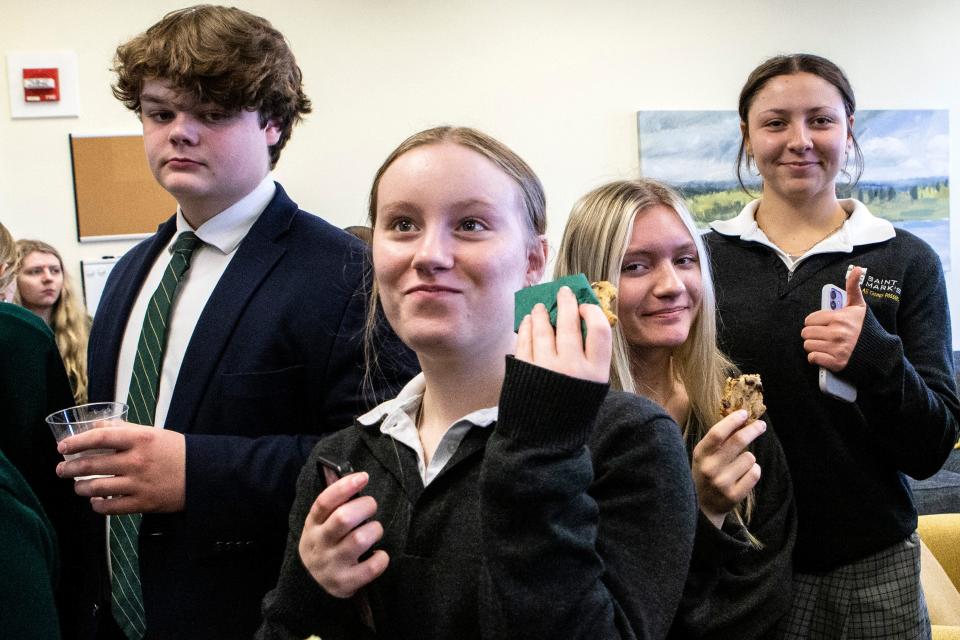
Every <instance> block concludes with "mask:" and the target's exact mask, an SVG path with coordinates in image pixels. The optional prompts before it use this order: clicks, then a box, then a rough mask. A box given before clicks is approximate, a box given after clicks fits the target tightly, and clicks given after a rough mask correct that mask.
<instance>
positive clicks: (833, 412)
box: [707, 54, 960, 638]
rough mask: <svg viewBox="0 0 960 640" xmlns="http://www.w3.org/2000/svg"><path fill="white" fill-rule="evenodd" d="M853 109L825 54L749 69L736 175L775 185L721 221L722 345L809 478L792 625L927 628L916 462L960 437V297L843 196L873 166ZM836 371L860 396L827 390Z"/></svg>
mask: <svg viewBox="0 0 960 640" xmlns="http://www.w3.org/2000/svg"><path fill="white" fill-rule="evenodd" d="M854 110H855V99H854V95H853V90H852V88H851V86H850V83H849V81H848V80H847V77H846V76H845V75H844V73H843V71H842V70H841V69H840V68H839V67H837V65H835V64H833V63H832V62H830V61H829V60H826V59H824V58H821V57H818V56H814V55H809V54H794V55H785V56H777V57H775V58H771V59H769V60H767V61H766V62H764V63H763V64H761V65H760V66H758V67H757V68H756V69H754V70H753V71H752V72H751V74H750V76H749V77H748V78H747V81H746V83H745V85H744V86H743V89H742V91H741V93H740V103H739V113H740V120H741V123H740V128H741V132H742V143H741V146H740V152H739V156H738V175H739V174H740V173H741V171H742V170H744V169H746V170H753V169H754V168H755V169H756V172H757V173H758V174H759V176H760V178H761V180H762V187H761V192H760V197H759V198H758V199H756V200H754V201H752V202H750V203H749V204H748V205H747V206H746V207H745V208H744V209H743V211H742V212H741V213H740V214H739V215H738V216H737V217H735V218H733V219H731V220H727V221H723V222H715V223H713V225H712V227H713V230H714V231H713V233H711V234H709V235H708V236H707V239H708V246H709V248H710V253H711V258H712V261H713V267H714V274H715V277H716V283H717V291H718V294H719V300H718V306H719V313H720V326H721V331H720V338H721V340H720V342H721V345H722V346H723V347H724V348H725V349H726V351H727V353H728V354H729V355H730V356H731V358H732V359H733V360H734V361H735V362H737V363H738V364H739V365H740V366H741V367H743V368H744V369H746V370H749V371H757V372H759V373H760V374H761V375H762V376H763V382H764V388H765V389H766V391H767V406H768V407H769V412H770V415H771V416H772V417H773V421H774V424H775V426H776V431H777V435H778V436H779V437H780V441H781V442H782V443H783V449H784V451H785V452H786V455H787V461H788V463H789V466H790V471H791V474H792V477H793V482H794V490H795V494H796V502H797V513H798V535H797V545H796V549H795V552H794V559H795V571H796V574H795V578H794V591H795V594H794V604H793V607H792V610H791V613H790V614H789V615H788V616H787V617H786V618H785V619H784V620H783V622H782V625H781V630H780V631H781V634H782V636H783V637H788V638H806V637H840V636H837V635H836V634H838V633H839V632H840V631H839V630H841V629H842V630H844V633H845V634H846V635H845V636H843V637H865V636H871V637H876V636H875V635H874V634H875V633H879V634H880V635H881V636H882V637H885V638H916V637H929V633H930V630H929V621H928V620H927V616H926V607H925V605H924V602H923V594H922V591H921V589H920V583H919V572H920V555H919V553H920V552H919V547H918V538H917V536H916V533H915V530H916V526H917V514H916V511H915V509H914V507H913V503H912V500H911V496H910V492H909V490H908V489H907V485H906V482H905V481H904V479H903V477H902V476H901V474H907V475H911V476H913V477H915V478H923V477H926V476H929V475H931V474H933V473H934V472H936V471H937V470H938V469H939V468H940V466H941V464H942V463H943V461H944V459H945V458H946V456H947V455H948V453H949V451H950V448H951V447H952V446H953V443H954V442H955V441H956V439H957V433H958V422H957V420H958V415H960V404H958V401H957V393H956V389H955V385H954V377H953V365H952V362H951V353H950V329H949V327H950V322H949V311H948V308H947V297H946V290H945V286H944V278H943V272H942V269H941V266H940V261H939V260H938V258H937V255H936V254H935V253H934V252H933V250H932V249H931V248H930V247H929V246H927V244H926V243H924V242H923V241H921V240H919V239H918V238H916V237H915V236H913V235H911V234H910V233H908V232H906V231H903V230H901V229H895V228H894V227H893V226H892V225H891V224H890V223H889V222H887V221H885V220H882V219H879V218H877V217H875V216H873V215H871V213H870V211H869V210H868V209H867V207H866V206H865V205H864V204H863V203H861V202H859V201H857V200H853V199H845V200H841V199H838V197H837V181H838V177H839V176H841V175H843V176H845V178H846V181H848V182H849V183H850V184H851V185H852V184H854V183H855V182H856V180H857V178H858V177H859V175H860V173H861V172H862V167H863V159H862V156H861V153H860V148H859V146H858V144H857V140H856V138H855V136H854V130H853V125H854ZM851 174H852V175H851ZM741 184H743V180H742V178H741ZM744 189H745V190H747V189H746V187H744ZM747 191H748V190H747ZM748 193H749V191H748ZM825 284H833V285H837V286H839V287H840V288H841V289H845V291H846V295H847V306H846V307H844V308H841V309H838V310H834V311H830V310H826V311H821V310H820V308H821V295H822V294H821V292H822V288H823V286H824V285H825ZM820 368H823V369H824V370H825V372H824V373H821V372H820ZM826 372H829V374H830V375H833V376H839V377H840V378H842V379H843V380H845V381H846V382H848V383H850V384H851V385H853V386H855V387H856V397H855V399H854V400H853V401H850V400H849V394H848V400H841V399H837V398H834V397H832V396H830V395H827V394H825V393H824V392H821V388H820V377H821V376H822V377H824V379H828V378H829V377H830V376H828V375H827V373H826Z"/></svg>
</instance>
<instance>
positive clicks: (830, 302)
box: [820, 284, 857, 402]
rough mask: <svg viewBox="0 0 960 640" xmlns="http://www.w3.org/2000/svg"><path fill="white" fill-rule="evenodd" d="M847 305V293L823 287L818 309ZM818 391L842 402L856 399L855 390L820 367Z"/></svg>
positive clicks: (833, 309) (827, 309)
mask: <svg viewBox="0 0 960 640" xmlns="http://www.w3.org/2000/svg"><path fill="white" fill-rule="evenodd" d="M846 305H847V292H846V291H844V290H843V289H841V288H840V287H838V286H836V285H832V284H825V285H823V289H822V290H821V292H820V308H821V309H824V310H826V311H836V310H837V309H842V308H843V307H845V306H846ZM820 391H822V392H823V393H825V394H827V395H828V396H831V397H833V398H836V399H837V400H843V401H844V402H853V401H855V400H856V399H857V388H856V387H855V386H853V385H852V384H850V383H849V382H847V381H846V380H844V379H843V378H841V377H839V376H838V375H837V374H835V373H834V372H832V371H829V370H827V369H824V368H823V367H820Z"/></svg>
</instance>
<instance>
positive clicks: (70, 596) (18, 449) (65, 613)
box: [0, 303, 92, 638]
mask: <svg viewBox="0 0 960 640" xmlns="http://www.w3.org/2000/svg"><path fill="white" fill-rule="evenodd" d="M71 405H73V393H72V392H71V390H70V382H69V381H68V379H67V374H66V372H65V371H64V368H63V362H62V361H61V360H60V352H59V351H58V350H57V345H56V343H55V342H54V339H53V334H52V333H51V332H50V329H49V328H48V327H47V325H46V324H44V322H43V320H41V319H40V318H38V317H37V316H35V315H34V314H32V313H30V312H29V311H27V310H26V309H23V308H22V307H19V306H17V305H15V304H9V303H0V407H2V408H3V410H2V411H0V452H3V454H4V455H5V456H6V458H7V459H8V460H9V462H10V463H13V466H14V467H16V469H17V471H19V473H20V474H21V475H22V476H23V479H25V480H26V482H27V485H29V487H30V489H31V490H32V492H33V494H35V496H36V498H37V499H39V502H40V505H42V507H43V510H44V512H45V513H46V515H47V516H48V517H49V518H50V522H51V523H52V524H53V527H54V530H55V531H56V532H57V534H58V535H57V538H58V539H59V542H60V544H59V558H60V567H61V569H62V572H61V575H60V580H59V590H58V594H57V595H58V600H59V602H60V603H61V627H62V628H63V630H64V633H65V634H66V635H67V636H68V637H71V633H72V632H73V630H74V628H75V627H76V625H75V624H74V622H73V621H74V620H77V619H80V618H79V617H78V616H80V612H78V611H74V610H72V607H73V606H74V605H75V603H77V602H78V600H77V599H76V597H75V594H76V593H77V592H78V591H81V590H83V589H86V588H88V587H86V586H81V585H82V583H83V581H84V580H85V578H84V576H86V575H89V573H90V572H89V570H88V569H85V568H83V567H82V566H80V559H81V558H82V557H84V554H83V553H82V550H81V549H80V545H82V544H84V542H85V539H86V538H87V536H79V535H77V531H78V530H79V529H78V528H79V526H80V523H81V522H82V520H81V518H82V516H83V514H84V513H86V512H89V509H90V507H89V505H88V503H87V500H86V499H85V498H80V497H78V496H77V495H76V494H75V493H74V491H73V481H72V480H63V479H61V478H58V477H57V474H56V466H57V463H58V462H60V461H61V460H63V457H62V456H61V455H60V454H59V453H58V452H57V444H56V441H55V440H54V438H53V434H52V433H51V432H50V428H49V427H48V426H47V424H46V421H45V418H46V416H47V415H49V414H50V413H53V412H54V411H57V410H59V409H63V408H65V407H69V406H71ZM91 544H92V542H91ZM0 576H5V574H3V573H2V572H0ZM0 579H5V578H0ZM2 633H3V629H2V628H0V635H2ZM10 637H14V638H15V637H19V636H17V635H11V636H10Z"/></svg>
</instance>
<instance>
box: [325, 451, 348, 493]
mask: <svg viewBox="0 0 960 640" xmlns="http://www.w3.org/2000/svg"><path fill="white" fill-rule="evenodd" d="M317 473H318V474H321V475H323V477H324V479H325V480H326V481H327V486H328V487H329V486H330V485H332V484H333V483H334V482H336V481H337V480H339V479H340V478H342V477H344V476H348V475H350V474H351V473H353V467H352V466H350V463H349V462H334V461H333V460H329V459H327V458H324V457H323V456H317Z"/></svg>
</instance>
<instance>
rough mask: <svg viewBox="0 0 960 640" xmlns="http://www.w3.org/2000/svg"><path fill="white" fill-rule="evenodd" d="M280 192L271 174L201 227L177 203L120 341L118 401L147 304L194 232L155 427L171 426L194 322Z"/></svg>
mask: <svg viewBox="0 0 960 640" xmlns="http://www.w3.org/2000/svg"><path fill="white" fill-rule="evenodd" d="M275 191H276V185H275V184H274V183H273V179H272V178H271V177H270V176H269V175H268V176H267V177H265V178H264V179H263V181H262V182H261V183H260V184H259V185H257V187H256V188H255V189H254V190H253V191H251V192H250V193H249V194H247V195H246V196H244V197H243V198H242V199H241V200H239V201H237V202H236V203H235V204H234V205H232V206H230V207H228V208H227V209H224V210H223V211H221V212H220V213H218V214H217V215H215V216H213V217H212V218H210V219H209V220H207V221H206V222H205V223H204V224H202V225H200V228H199V229H193V228H192V227H191V226H190V224H189V223H188V222H187V221H186V219H185V218H184V217H183V212H182V211H181V210H180V208H179V207H178V208H177V231H176V233H174V235H173V237H172V238H171V239H170V242H169V243H168V244H167V247H166V249H165V250H163V251H161V252H160V253H159V255H158V256H157V259H156V261H155V262H154V263H153V267H151V268H150V273H148V274H147V278H146V280H144V281H143V285H142V286H141V287H140V292H139V293H138V294H137V299H136V302H134V305H133V309H132V310H131V311H130V317H129V318H128V319H127V327H126V329H125V330H124V332H123V342H122V343H121V345H120V357H119V360H118V361H117V378H116V394H115V399H116V401H117V402H126V401H127V394H128V392H129V389H130V378H131V376H132V375H133V361H134V359H135V358H136V354H137V343H138V342H139V341H140V330H141V328H142V327H143V319H144V317H145V315H146V312H147V304H148V303H149V302H150V298H152V297H153V294H154V292H155V291H156V289H157V287H158V286H159V285H160V280H161V278H162V277H163V272H164V271H165V270H166V268H167V264H168V263H169V262H170V257H171V255H172V252H173V244H174V242H176V240H177V238H178V237H179V236H180V234H181V233H183V232H184V231H193V232H194V233H196V234H197V237H198V238H200V240H202V241H203V244H202V245H201V246H200V247H198V248H197V249H196V250H195V251H194V253H193V258H192V259H191V261H190V268H189V269H187V272H186V273H185V274H184V277H183V280H181V282H180V286H179V287H178V288H177V291H176V293H175V294H174V297H173V301H172V303H171V306H170V319H169V320H168V322H167V346H166V349H165V350H164V356H163V365H162V369H161V371H160V390H159V392H158V394H157V410H156V413H155V414H154V420H153V424H154V425H155V426H157V427H161V428H163V427H164V426H166V420H167V412H168V410H169V409H170V399H171V397H172V396H173V390H174V388H175V387H176V384H177V376H178V375H179V374H180V365H181V364H182V363H183V356H184V353H186V350H187V345H188V344H189V343H190V338H191V337H192V336H193V330H194V327H196V325H197V321H198V320H199V319H200V314H201V313H202V312H203V309H204V307H205V306H206V305H207V300H209V299H210V294H211V293H213V290H214V288H216V286H217V283H218V282H219V281H220V277H221V276H223V272H224V271H226V270H227V266H228V265H229V264H230V261H231V260H232V259H233V256H234V254H236V251H237V247H238V246H239V245H240V242H241V241H242V240H243V239H244V238H245V237H246V235H247V232H249V231H250V228H251V227H252V226H253V225H254V223H255V222H256V221H257V219H258V218H259V217H260V214H261V213H263V210H264V209H266V208H267V205H268V204H270V200H272V199H273V194H274V192H275Z"/></svg>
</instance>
